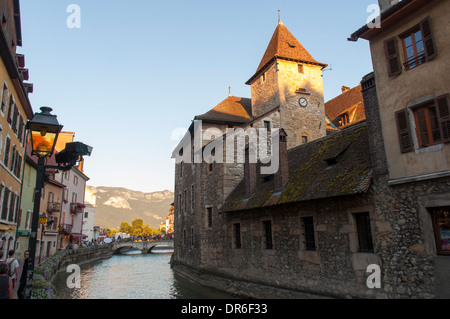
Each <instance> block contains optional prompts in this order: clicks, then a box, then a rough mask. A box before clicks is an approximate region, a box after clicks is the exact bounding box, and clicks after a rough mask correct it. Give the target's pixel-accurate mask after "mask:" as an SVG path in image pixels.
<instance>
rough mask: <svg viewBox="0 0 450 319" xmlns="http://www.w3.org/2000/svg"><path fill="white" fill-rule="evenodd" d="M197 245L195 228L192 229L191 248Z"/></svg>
mask: <svg viewBox="0 0 450 319" xmlns="http://www.w3.org/2000/svg"><path fill="white" fill-rule="evenodd" d="M194 245H195V237H194V227H192V228H191V247H194Z"/></svg>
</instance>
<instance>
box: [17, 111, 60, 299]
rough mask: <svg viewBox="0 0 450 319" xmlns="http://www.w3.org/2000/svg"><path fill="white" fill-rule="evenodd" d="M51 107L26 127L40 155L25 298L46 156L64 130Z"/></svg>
mask: <svg viewBox="0 0 450 319" xmlns="http://www.w3.org/2000/svg"><path fill="white" fill-rule="evenodd" d="M51 111H52V109H51V108H49V107H45V106H44V107H41V113H35V114H34V117H33V119H32V120H29V121H28V122H27V126H26V129H27V130H29V131H30V135H31V155H36V156H37V157H38V167H37V174H36V188H35V195H34V208H33V217H32V222H31V234H30V239H29V241H28V249H29V251H30V257H29V259H28V270H27V281H26V286H25V299H31V296H32V290H33V275H34V263H35V258H36V242H37V241H36V237H37V230H38V224H39V206H40V205H41V190H42V188H43V187H44V175H45V158H46V157H49V156H51V155H52V154H53V151H54V150H55V145H56V140H57V139H58V134H59V133H60V132H61V130H62V125H59V123H58V120H57V119H56V115H52V114H51V113H50V112H51Z"/></svg>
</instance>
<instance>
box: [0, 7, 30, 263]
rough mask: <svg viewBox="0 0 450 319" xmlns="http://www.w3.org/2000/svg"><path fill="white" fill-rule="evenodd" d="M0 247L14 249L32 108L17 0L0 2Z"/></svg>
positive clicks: (2, 249) (4, 251)
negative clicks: (0, 244) (19, 48)
mask: <svg viewBox="0 0 450 319" xmlns="http://www.w3.org/2000/svg"><path fill="white" fill-rule="evenodd" d="M0 18H1V19H2V27H1V30H0V55H1V62H0V86H1V88H0V94H1V97H0V205H1V206H0V207H1V208H0V211H1V213H0V238H1V239H2V247H1V248H0V250H1V251H2V252H3V253H4V254H6V253H7V251H8V250H11V249H15V248H16V247H15V242H16V232H17V221H18V216H19V206H20V194H21V186H22V174H23V168H24V160H25V140H26V133H25V123H26V122H27V120H28V119H30V118H32V116H33V111H32V108H31V104H30V101H29V99H28V93H29V92H31V91H32V89H31V88H32V86H31V84H26V83H24V81H26V80H28V70H27V69H25V58H24V56H23V55H21V54H18V53H17V52H16V49H17V46H21V45H22V34H21V22H20V6H19V1H18V0H14V1H13V0H7V1H2V2H1V4H0Z"/></svg>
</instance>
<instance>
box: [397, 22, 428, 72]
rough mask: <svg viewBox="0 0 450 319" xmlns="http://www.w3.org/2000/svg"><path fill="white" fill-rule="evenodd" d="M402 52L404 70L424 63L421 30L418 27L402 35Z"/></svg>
mask: <svg viewBox="0 0 450 319" xmlns="http://www.w3.org/2000/svg"><path fill="white" fill-rule="evenodd" d="M402 43H403V53H404V56H405V60H406V62H405V63H404V66H405V70H410V69H413V68H415V67H416V66H419V65H421V64H423V63H425V61H426V59H425V48H424V46H423V39H422V31H421V30H420V28H419V27H417V28H415V29H414V30H412V31H409V32H408V34H406V35H404V36H403V37H402Z"/></svg>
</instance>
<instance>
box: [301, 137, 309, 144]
mask: <svg viewBox="0 0 450 319" xmlns="http://www.w3.org/2000/svg"><path fill="white" fill-rule="evenodd" d="M302 143H303V144H306V143H308V136H302Z"/></svg>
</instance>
